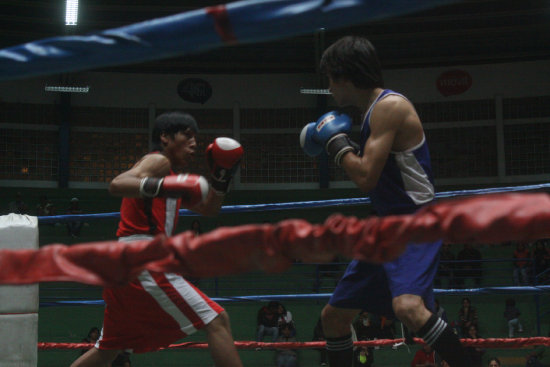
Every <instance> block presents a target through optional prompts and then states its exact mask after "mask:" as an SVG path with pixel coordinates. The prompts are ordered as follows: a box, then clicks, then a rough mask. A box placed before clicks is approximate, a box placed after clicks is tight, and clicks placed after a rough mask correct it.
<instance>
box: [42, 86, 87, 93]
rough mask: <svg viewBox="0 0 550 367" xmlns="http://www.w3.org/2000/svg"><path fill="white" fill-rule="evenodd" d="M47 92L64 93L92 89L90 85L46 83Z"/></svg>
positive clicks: (82, 91)
mask: <svg viewBox="0 0 550 367" xmlns="http://www.w3.org/2000/svg"><path fill="white" fill-rule="evenodd" d="M44 90H45V91H46V92H63V93H88V92H89V91H90V86H88V85H87V86H85V87H65V86H57V85H46V87H44Z"/></svg>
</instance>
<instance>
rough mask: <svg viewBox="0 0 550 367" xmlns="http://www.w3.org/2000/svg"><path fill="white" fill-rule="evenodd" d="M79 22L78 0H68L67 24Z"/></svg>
mask: <svg viewBox="0 0 550 367" xmlns="http://www.w3.org/2000/svg"><path fill="white" fill-rule="evenodd" d="M77 22H78V0H67V5H66V10H65V25H76V23H77Z"/></svg>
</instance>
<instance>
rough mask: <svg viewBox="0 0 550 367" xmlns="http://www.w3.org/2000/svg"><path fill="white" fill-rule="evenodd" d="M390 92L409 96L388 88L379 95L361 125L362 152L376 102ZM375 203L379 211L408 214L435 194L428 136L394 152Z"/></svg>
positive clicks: (372, 195)
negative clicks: (405, 148)
mask: <svg viewBox="0 0 550 367" xmlns="http://www.w3.org/2000/svg"><path fill="white" fill-rule="evenodd" d="M389 95H397V96H400V97H402V98H404V99H407V98H406V97H405V96H403V95H401V94H399V93H396V92H394V91H392V90H389V89H385V90H384V91H383V92H382V93H380V95H379V96H378V97H377V98H376V100H375V101H374V103H373V104H372V105H371V106H370V108H369V110H368V111H367V113H366V115H365V119H364V121H363V124H362V126H361V139H360V146H361V150H360V152H359V154H360V155H363V148H364V146H365V142H366V141H367V139H368V138H369V136H370V132H371V130H370V118H371V114H372V111H373V109H374V107H375V106H376V104H377V103H378V102H380V101H381V100H382V99H384V98H385V97H387V96H389ZM368 194H369V197H370V198H371V201H372V205H373V207H374V208H375V209H376V210H377V212H378V214H379V215H387V214H405V213H412V212H414V211H416V210H417V209H418V208H419V207H420V206H422V205H424V204H426V203H429V202H430V201H432V200H433V198H434V195H435V194H434V185H433V175H432V168H431V163H430V153H429V151H428V144H427V143H426V138H425V137H424V138H423V139H422V142H421V143H420V144H418V145H417V146H416V147H413V148H412V149H409V150H407V151H405V152H391V153H390V155H389V156H388V160H387V161H386V164H385V166H384V169H383V170H382V173H381V175H380V178H379V180H378V184H377V185H376V187H375V188H374V189H373V190H372V191H370V192H369V193H368Z"/></svg>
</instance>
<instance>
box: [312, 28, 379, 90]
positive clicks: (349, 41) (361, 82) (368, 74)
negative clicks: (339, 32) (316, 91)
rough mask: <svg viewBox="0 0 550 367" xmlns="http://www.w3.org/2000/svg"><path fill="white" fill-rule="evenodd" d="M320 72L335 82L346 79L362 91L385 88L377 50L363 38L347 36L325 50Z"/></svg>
mask: <svg viewBox="0 0 550 367" xmlns="http://www.w3.org/2000/svg"><path fill="white" fill-rule="evenodd" d="M320 71H321V73H323V74H325V75H326V76H330V78H332V79H333V80H338V79H345V80H349V81H351V82H352V83H353V85H354V86H356V87H357V88H361V89H372V88H383V87H384V80H383V78H382V67H381V66H380V61H379V60H378V55H377V53H376V49H375V48H374V46H373V45H372V43H370V41H369V40H367V39H366V38H363V37H357V36H346V37H343V38H341V39H339V40H338V41H336V42H335V43H333V44H332V45H331V46H330V47H329V48H327V49H326V50H325V52H324V53H323V56H322V57H321V63H320Z"/></svg>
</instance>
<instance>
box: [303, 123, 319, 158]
mask: <svg viewBox="0 0 550 367" xmlns="http://www.w3.org/2000/svg"><path fill="white" fill-rule="evenodd" d="M315 125H317V123H316V122H310V123H309V124H307V125H306V126H304V128H303V129H302V132H301V133H300V146H301V147H302V149H303V150H304V152H305V153H306V154H307V155H309V156H310V157H317V156H318V155H319V154H321V153H322V152H323V146H322V145H321V144H319V143H317V142H316V141H314V140H313V132H314V131H315Z"/></svg>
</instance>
